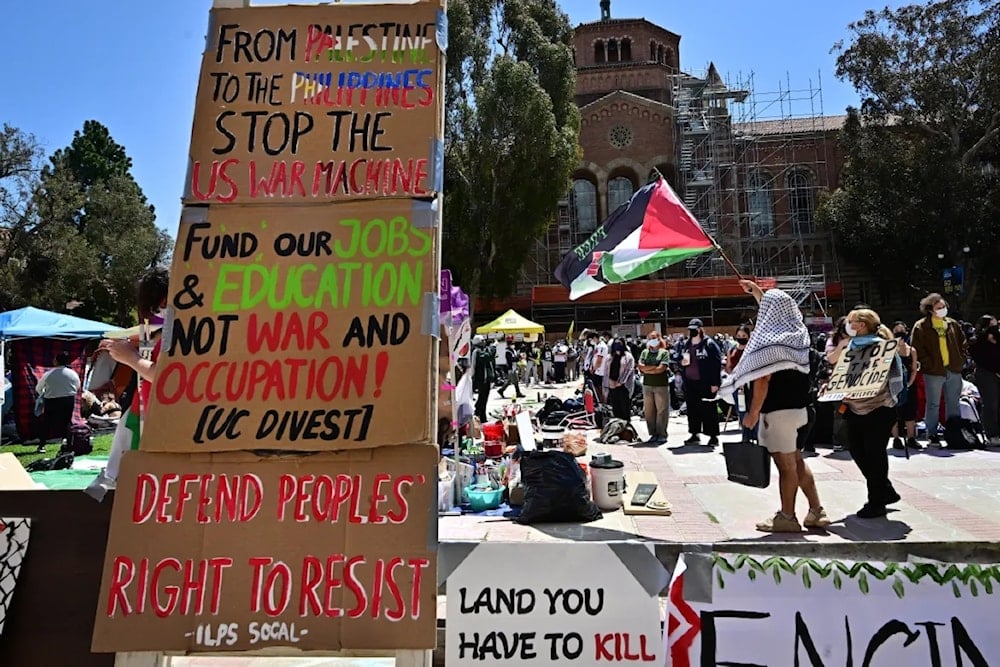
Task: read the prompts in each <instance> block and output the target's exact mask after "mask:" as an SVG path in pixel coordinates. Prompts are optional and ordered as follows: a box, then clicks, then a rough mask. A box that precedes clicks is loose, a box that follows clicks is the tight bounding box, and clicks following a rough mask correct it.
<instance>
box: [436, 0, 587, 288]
mask: <svg viewBox="0 0 1000 667" xmlns="http://www.w3.org/2000/svg"><path fill="white" fill-rule="evenodd" d="M448 22H449V31H448V41H449V44H448V71H447V89H446V104H447V107H446V120H445V208H444V230H443V231H444V247H443V254H444V266H445V267H447V268H450V269H451V270H452V271H453V272H454V274H455V277H456V282H457V283H458V284H460V285H462V286H463V287H464V288H466V289H467V290H470V291H471V292H472V293H476V294H479V295H483V296H507V295H509V294H510V293H511V292H513V290H514V288H515V287H516V283H517V278H518V274H519V272H520V268H521V266H522V264H523V262H524V259H525V256H526V255H528V254H529V253H530V252H531V251H532V250H533V247H534V244H535V242H536V240H537V239H538V238H539V237H540V236H541V235H542V234H544V233H545V231H546V229H547V228H548V225H549V224H550V222H551V221H552V219H553V217H554V216H555V212H556V207H557V204H558V201H559V200H560V199H562V198H563V197H564V196H565V193H566V191H567V189H568V188H569V178H570V176H571V174H572V171H573V169H574V168H575V167H576V164H577V162H578V160H579V157H580V148H579V127H580V118H579V111H578V110H577V107H576V104H575V103H574V100H573V91H574V86H575V78H574V69H573V55H572V50H571V39H572V31H571V28H570V25H569V19H568V18H567V17H566V15H565V14H563V13H562V12H561V11H560V10H559V8H558V6H557V5H556V3H555V1H554V0H455V1H454V2H451V3H449V7H448Z"/></svg>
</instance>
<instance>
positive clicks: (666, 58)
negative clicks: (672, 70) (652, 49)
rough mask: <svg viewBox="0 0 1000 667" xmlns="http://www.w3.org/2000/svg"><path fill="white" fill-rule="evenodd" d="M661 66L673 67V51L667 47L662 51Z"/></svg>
mask: <svg viewBox="0 0 1000 667" xmlns="http://www.w3.org/2000/svg"><path fill="white" fill-rule="evenodd" d="M663 64H664V65H666V66H667V67H673V66H674V50H673V49H671V48H670V47H669V46H668V47H667V48H665V49H664V50H663Z"/></svg>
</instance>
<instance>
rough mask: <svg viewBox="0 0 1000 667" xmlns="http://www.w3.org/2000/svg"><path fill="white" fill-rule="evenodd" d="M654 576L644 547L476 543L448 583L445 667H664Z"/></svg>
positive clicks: (653, 562)
mask: <svg viewBox="0 0 1000 667" xmlns="http://www.w3.org/2000/svg"><path fill="white" fill-rule="evenodd" d="M657 568H660V573H662V574H663V577H664V578H663V583H665V582H666V578H665V576H666V573H665V572H664V571H663V570H662V566H660V565H659V563H658V562H657V561H656V559H655V556H654V555H653V550H652V547H651V546H649V545H646V544H638V543H608V542H593V543H580V542H576V543H567V544H562V543H553V544H530V543H529V544H524V543H519V544H513V543H507V544H504V543H495V544H490V543H484V544H479V545H477V546H476V547H475V548H474V549H473V550H472V552H471V553H470V554H469V555H468V556H467V557H466V558H465V560H463V561H462V562H461V564H459V565H458V566H457V567H456V568H455V570H454V571H453V572H452V573H451V574H450V575H449V576H448V596H447V599H448V623H447V641H446V645H447V661H446V665H447V667H460V666H463V665H555V664H559V665H573V666H580V667H583V666H585V665H586V666H590V665H608V664H628V663H636V664H651V665H656V664H662V660H663V658H662V650H663V649H662V647H663V643H662V635H661V632H660V608H659V602H658V600H659V597H658V593H659V590H658V589H657V584H656V583H655V579H656V575H657V573H656V572H655V570H656V569H657ZM643 573H645V575H644V574H643ZM643 580H645V581H646V582H650V581H653V583H651V584H650V583H647V584H646V585H645V586H644V585H643V583H642V581H643Z"/></svg>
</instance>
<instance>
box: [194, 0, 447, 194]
mask: <svg viewBox="0 0 1000 667" xmlns="http://www.w3.org/2000/svg"><path fill="white" fill-rule="evenodd" d="M446 45H447V21H446V18H445V14H444V10H443V6H442V4H441V3H440V2H438V1H435V2H418V3H415V4H405V5H403V4H387V5H377V4H375V5H360V6H357V5H355V6H352V5H329V4H324V5H313V6H289V5H285V6H270V7H266V6H257V7H240V8H232V9H222V8H216V9H213V10H212V11H211V17H210V20H209V27H208V38H207V40H206V44H205V54H204V57H203V60H202V68H201V78H200V82H199V85H198V94H197V99H196V101H195V118H194V127H193V131H192V137H191V156H190V166H189V170H188V176H187V184H186V187H185V194H184V200H185V203H196V202H198V203H212V204H216V203H218V204H230V203H234V202H235V203H249V202H256V203H260V202H266V201H268V200H272V199H273V200H282V201H288V202H295V203H306V202H312V203H315V202H336V201H344V200H348V199H359V198H362V199H372V198H380V197H400V198H407V197H428V196H432V195H433V194H434V193H435V192H437V191H439V190H440V179H441V169H442V160H443V155H442V152H441V151H442V141H441V129H440V123H441V109H442V108H443V102H442V97H443V95H444V90H443V87H442V85H441V82H442V80H443V57H442V53H443V51H444V47H445V46H446Z"/></svg>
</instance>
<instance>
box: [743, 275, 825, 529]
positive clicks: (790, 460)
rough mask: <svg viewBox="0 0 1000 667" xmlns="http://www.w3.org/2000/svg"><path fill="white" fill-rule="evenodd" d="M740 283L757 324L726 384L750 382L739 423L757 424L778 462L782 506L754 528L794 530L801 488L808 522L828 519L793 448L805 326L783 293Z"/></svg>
mask: <svg viewBox="0 0 1000 667" xmlns="http://www.w3.org/2000/svg"><path fill="white" fill-rule="evenodd" d="M740 286H741V287H742V288H743V290H744V291H745V292H746V293H747V294H751V295H753V297H754V298H755V299H756V300H757V302H758V303H759V304H760V310H759V311H758V313H757V325H756V327H754V330H753V333H751V334H750V341H749V343H747V346H746V349H745V350H744V352H743V354H742V355H741V356H740V360H739V362H738V363H737V364H736V367H735V368H733V372H732V374H731V375H730V378H729V380H727V384H731V385H732V387H735V388H739V387H743V386H746V385H748V384H750V383H753V399H752V401H751V403H750V405H749V407H748V409H747V414H746V417H744V418H743V427H744V428H747V429H751V430H752V429H755V428H756V429H757V436H758V438H759V441H760V445H761V446H762V447H764V448H766V449H767V451H768V452H770V454H771V458H773V459H774V463H775V465H776V466H777V467H778V492H779V494H780V498H781V508H780V509H779V510H778V511H777V512H776V513H775V514H774V516H773V517H771V518H770V519H767V520H766V521H762V522H761V523H758V524H757V530H760V531H764V532H777V533H798V532H801V530H802V524H800V523H799V520H798V519H797V518H796V516H795V497H796V495H797V494H798V491H799V489H802V492H803V493H804V494H805V496H806V498H807V499H808V500H809V512H808V513H807V514H806V517H805V521H804V524H805V526H806V528H825V527H826V526H828V525H830V519H829V518H828V517H827V515H826V510H824V509H823V505H822V504H821V503H820V499H819V492H818V491H817V489H816V480H815V478H814V477H813V474H812V471H811V470H810V469H809V466H808V465H807V464H806V462H805V460H804V459H803V458H802V452H800V451H799V450H798V448H797V442H798V433H799V429H800V428H801V427H802V426H804V425H805V424H806V423H807V422H808V419H809V415H808V412H807V410H806V405H807V403H808V400H809V331H808V330H807V329H806V326H805V324H804V322H803V321H802V312H801V311H800V310H799V306H798V304H797V303H795V300H794V299H792V297H790V296H789V295H788V294H787V293H785V292H783V291H782V290H780V289H770V290H768V291H767V292H766V293H765V292H764V291H763V290H761V288H760V287H759V286H758V285H757V284H756V283H754V282H753V281H750V280H741V281H740Z"/></svg>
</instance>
